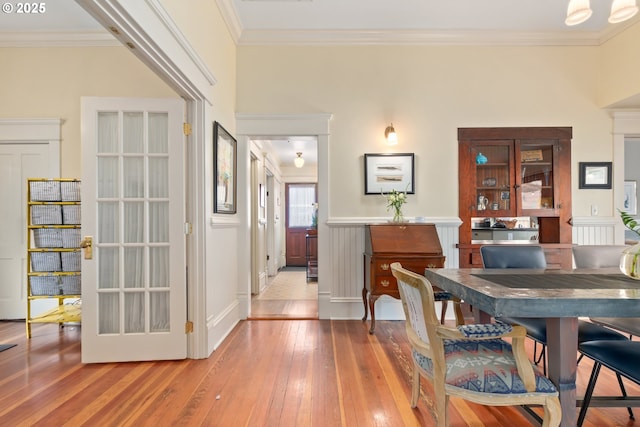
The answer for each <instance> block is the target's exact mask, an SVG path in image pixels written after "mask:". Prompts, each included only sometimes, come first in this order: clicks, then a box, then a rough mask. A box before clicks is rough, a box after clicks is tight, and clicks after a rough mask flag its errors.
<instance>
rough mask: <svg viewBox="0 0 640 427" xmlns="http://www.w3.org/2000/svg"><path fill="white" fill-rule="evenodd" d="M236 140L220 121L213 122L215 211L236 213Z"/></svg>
mask: <svg viewBox="0 0 640 427" xmlns="http://www.w3.org/2000/svg"><path fill="white" fill-rule="evenodd" d="M237 164H238V163H237V147H236V140H235V138H233V137H232V136H231V134H229V132H227V131H226V129H225V128H223V127H222V125H220V123H218V122H215V123H214V124H213V177H214V178H213V179H214V182H213V212H214V213H221V214H234V213H236V209H237V207H236V197H237V182H236V179H237V172H236V167H237Z"/></svg>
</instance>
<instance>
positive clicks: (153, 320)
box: [96, 112, 170, 334]
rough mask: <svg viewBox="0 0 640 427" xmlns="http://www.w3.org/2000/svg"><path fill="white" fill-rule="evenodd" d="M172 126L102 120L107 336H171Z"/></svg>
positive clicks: (134, 115)
mask: <svg viewBox="0 0 640 427" xmlns="http://www.w3.org/2000/svg"><path fill="white" fill-rule="evenodd" d="M167 121H168V118H167V113H145V112H123V113H114V112H100V113H98V128H99V129H100V132H99V133H98V146H97V153H96V154H97V173H98V176H99V177H100V179H99V180H98V183H97V192H98V194H97V199H96V203H97V210H98V224H99V231H98V233H97V242H96V255H97V259H98V260H99V270H98V283H97V287H98V310H99V311H100V312H101V313H102V315H101V316H100V317H99V318H100V322H99V326H98V333H99V334H114V333H119V334H127V333H153V332H166V331H168V330H169V321H170V316H169V313H170V312H169V310H168V302H169V298H170V292H169V268H170V263H169V256H168V255H169V236H168V229H169V216H168V210H169V191H168V173H169V171H168V155H169V153H168V144H167V131H166V129H167ZM120 284H121V285H120Z"/></svg>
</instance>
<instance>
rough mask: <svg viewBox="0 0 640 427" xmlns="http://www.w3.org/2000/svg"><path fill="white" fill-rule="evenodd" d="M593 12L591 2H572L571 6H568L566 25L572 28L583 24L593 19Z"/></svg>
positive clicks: (576, 0)
mask: <svg viewBox="0 0 640 427" xmlns="http://www.w3.org/2000/svg"><path fill="white" fill-rule="evenodd" d="M591 14H593V11H592V10H591V6H590V5H589V0H570V1H569V6H567V19H565V21H564V23H565V24H567V25H569V26H572V25H578V24H582V23H583V22H584V21H586V20H587V19H589V18H591Z"/></svg>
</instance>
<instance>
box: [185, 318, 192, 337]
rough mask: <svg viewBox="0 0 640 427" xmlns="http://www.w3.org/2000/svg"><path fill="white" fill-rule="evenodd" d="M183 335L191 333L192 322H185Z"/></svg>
mask: <svg viewBox="0 0 640 427" xmlns="http://www.w3.org/2000/svg"><path fill="white" fill-rule="evenodd" d="M184 333H185V334H192V333H193V322H192V321H191V320H187V323H185V324H184Z"/></svg>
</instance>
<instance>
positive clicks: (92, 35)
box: [0, 31, 122, 47]
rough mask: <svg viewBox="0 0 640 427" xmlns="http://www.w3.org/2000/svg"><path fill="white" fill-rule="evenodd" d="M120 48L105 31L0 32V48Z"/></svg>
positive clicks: (117, 42)
mask: <svg viewBox="0 0 640 427" xmlns="http://www.w3.org/2000/svg"><path fill="white" fill-rule="evenodd" d="M110 46H122V43H120V42H119V41H118V40H116V38H115V37H113V36H112V35H111V34H109V33H108V32H107V31H83V32H79V31H46V32H45V31H37V32H34V31H29V32H26V31H12V32H4V31H2V32H0V47H110Z"/></svg>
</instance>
